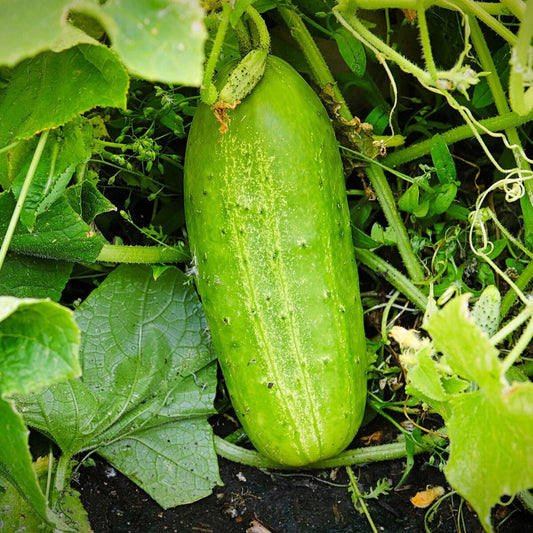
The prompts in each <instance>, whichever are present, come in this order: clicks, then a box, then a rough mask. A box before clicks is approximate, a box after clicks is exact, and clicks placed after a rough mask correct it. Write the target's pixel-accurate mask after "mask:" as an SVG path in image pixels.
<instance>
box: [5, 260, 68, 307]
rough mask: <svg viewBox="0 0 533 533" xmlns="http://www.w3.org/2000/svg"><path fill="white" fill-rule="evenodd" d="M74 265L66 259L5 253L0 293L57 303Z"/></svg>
mask: <svg viewBox="0 0 533 533" xmlns="http://www.w3.org/2000/svg"><path fill="white" fill-rule="evenodd" d="M73 266H74V263H67V262H66V261H55V260H54V259H42V258H40V257H39V258H38V257H30V256H24V255H18V254H8V255H7V257H6V258H5V260H4V264H3V265H2V269H1V270H0V294H3V295H5V296H16V297H17V298H50V299H51V300H53V301H54V302H57V301H58V300H59V299H60V298H61V293H62V292H63V289H64V288H65V285H66V284H67V281H68V280H69V278H70V274H71V272H72V267H73Z"/></svg>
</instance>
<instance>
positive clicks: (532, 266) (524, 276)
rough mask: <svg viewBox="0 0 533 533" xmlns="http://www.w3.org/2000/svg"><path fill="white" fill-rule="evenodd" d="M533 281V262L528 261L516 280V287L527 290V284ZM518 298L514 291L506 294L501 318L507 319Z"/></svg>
mask: <svg viewBox="0 0 533 533" xmlns="http://www.w3.org/2000/svg"><path fill="white" fill-rule="evenodd" d="M531 279H533V261H528V262H527V264H526V266H525V268H524V270H523V271H522V273H521V274H520V276H519V277H518V279H517V280H515V285H516V286H517V287H518V288H519V289H520V290H523V289H525V288H526V286H527V284H528V283H529V282H530V281H531ZM517 298H518V295H517V294H516V292H515V291H513V290H512V289H509V290H508V291H507V292H506V293H505V296H504V297H503V298H502V304H501V308H500V316H501V318H505V316H506V315H507V313H508V312H509V311H510V309H511V307H512V306H513V304H514V302H515V301H516V299H517Z"/></svg>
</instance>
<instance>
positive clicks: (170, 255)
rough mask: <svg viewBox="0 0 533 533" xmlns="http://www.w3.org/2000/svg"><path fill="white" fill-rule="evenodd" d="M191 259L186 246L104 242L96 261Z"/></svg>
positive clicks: (161, 261)
mask: <svg viewBox="0 0 533 533" xmlns="http://www.w3.org/2000/svg"><path fill="white" fill-rule="evenodd" d="M190 259H191V257H190V255H189V253H188V251H187V250H185V249H184V248H181V249H180V248H171V247H170V246H123V245H118V244H104V246H103V247H102V250H101V251H100V254H99V255H98V257H97V258H96V261H100V262H103V263H138V264H157V263H184V262H186V261H189V260H190Z"/></svg>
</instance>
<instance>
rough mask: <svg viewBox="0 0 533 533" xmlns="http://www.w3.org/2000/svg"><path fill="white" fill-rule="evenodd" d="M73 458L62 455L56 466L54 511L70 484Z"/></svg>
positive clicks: (55, 530) (55, 531) (59, 531)
mask: <svg viewBox="0 0 533 533" xmlns="http://www.w3.org/2000/svg"><path fill="white" fill-rule="evenodd" d="M70 460H71V457H70V456H69V455H66V454H64V453H63V454H61V455H60V456H59V459H58V460H57V464H56V473H55V479H54V490H53V503H52V509H53V510H54V511H55V510H56V509H55V507H56V504H57V503H58V501H59V499H60V498H61V496H62V494H63V491H64V490H65V488H66V486H67V484H68V478H69V474H70V468H71V463H70ZM63 531H65V530H64V529H57V528H56V529H54V533H62V532H63Z"/></svg>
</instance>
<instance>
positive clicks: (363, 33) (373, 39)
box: [333, 5, 432, 85]
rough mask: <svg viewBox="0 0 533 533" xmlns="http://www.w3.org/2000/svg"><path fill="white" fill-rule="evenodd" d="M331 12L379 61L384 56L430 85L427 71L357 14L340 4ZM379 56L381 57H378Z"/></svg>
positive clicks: (430, 79) (430, 80)
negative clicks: (380, 35)
mask: <svg viewBox="0 0 533 533" xmlns="http://www.w3.org/2000/svg"><path fill="white" fill-rule="evenodd" d="M415 9H416V8H415ZM333 14H334V15H335V17H336V19H337V20H338V21H339V22H340V23H341V24H342V25H343V26H344V27H345V28H346V29H347V30H348V31H349V32H350V33H352V34H353V35H354V36H355V37H356V38H357V39H359V40H360V41H361V42H362V43H363V44H364V45H366V46H367V47H369V48H370V49H371V50H373V51H374V53H375V54H376V57H377V58H378V59H379V60H380V62H381V61H383V60H384V59H385V58H387V59H390V60H392V61H393V62H394V63H396V65H398V66H399V67H400V68H401V69H402V70H404V71H405V72H408V73H409V74H412V75H413V76H415V77H416V78H418V80H419V81H420V82H421V83H424V84H426V85H431V82H432V78H431V76H430V74H429V72H426V71H425V70H424V69H421V68H420V67H419V66H418V65H415V64H414V63H413V62H412V61H410V60H409V59H407V58H406V57H405V56H403V55H402V54H400V53H399V52H397V51H396V50H395V49H394V48H392V47H391V46H388V45H387V44H385V43H384V42H383V41H382V40H381V39H380V38H379V37H378V36H377V35H374V34H373V33H372V32H371V31H370V30H369V29H367V28H366V26H365V25H364V24H363V23H362V22H360V21H359V19H358V18H357V16H355V15H354V14H352V13H349V12H348V11H344V10H342V9H341V5H338V6H336V7H334V8H333ZM380 56H382V57H381V58H380Z"/></svg>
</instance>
